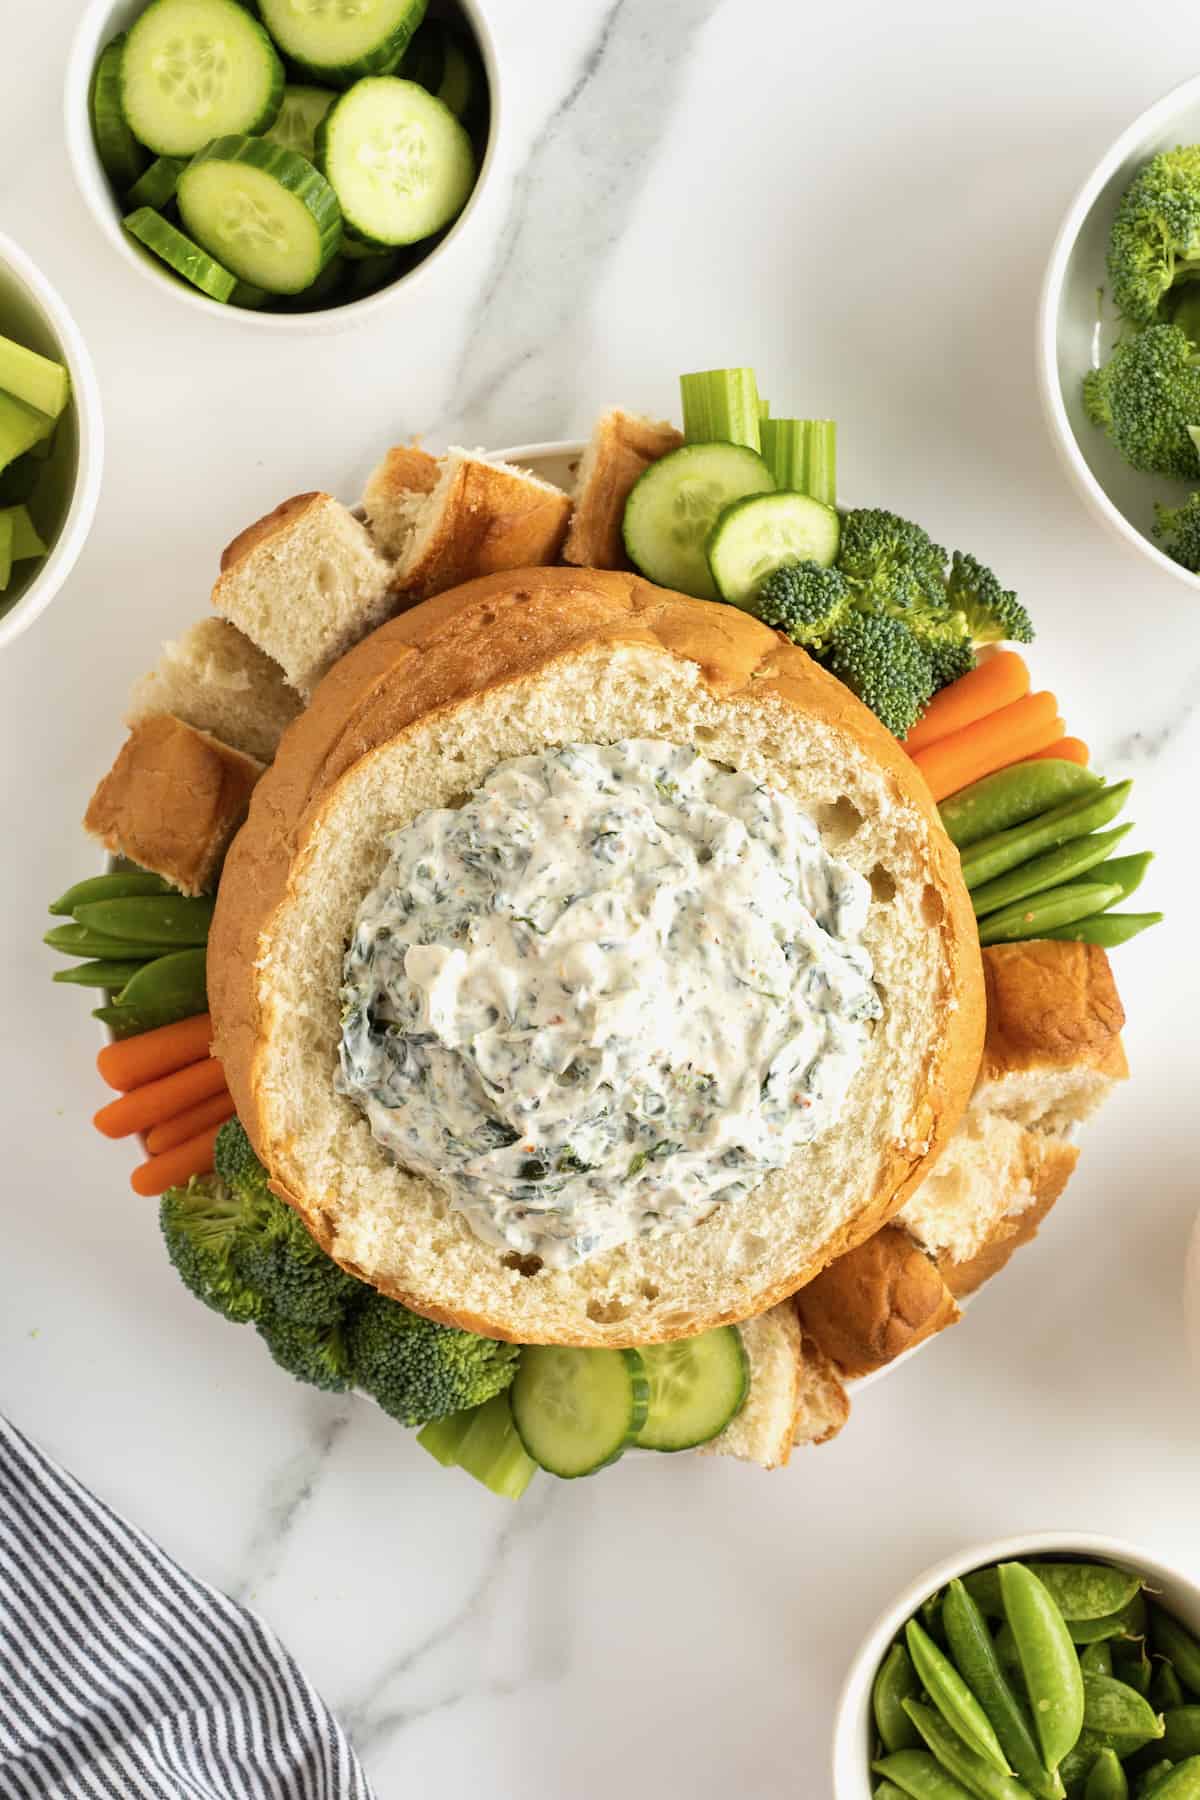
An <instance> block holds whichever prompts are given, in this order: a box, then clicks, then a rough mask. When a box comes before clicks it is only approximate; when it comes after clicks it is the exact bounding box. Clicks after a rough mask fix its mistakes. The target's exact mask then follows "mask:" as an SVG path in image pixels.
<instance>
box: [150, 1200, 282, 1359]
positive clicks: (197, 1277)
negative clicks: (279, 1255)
mask: <svg viewBox="0 0 1200 1800" xmlns="http://www.w3.org/2000/svg"><path fill="white" fill-rule="evenodd" d="M158 1219H159V1224H160V1226H161V1228H162V1234H163V1239H164V1241H165V1243H166V1246H167V1255H168V1256H169V1257H170V1259H171V1261H172V1263H173V1264H174V1265H175V1269H176V1272H177V1273H178V1275H179V1278H180V1280H181V1281H182V1282H183V1284H184V1286H185V1287H186V1288H189V1289H190V1290H191V1292H192V1293H193V1294H195V1296H196V1298H197V1300H203V1302H204V1304H205V1306H211V1307H212V1309H213V1311H214V1312H219V1313H221V1314H222V1315H223V1316H224V1317H225V1318H227V1319H233V1320H235V1321H236V1322H237V1323H238V1324H244V1323H245V1322H246V1320H247V1319H257V1318H258V1317H259V1316H260V1315H261V1313H262V1311H263V1303H262V1298H261V1296H260V1295H259V1294H258V1293H256V1292H255V1290H254V1289H253V1288H252V1287H251V1286H250V1285H249V1283H248V1282H246V1281H245V1280H243V1278H242V1275H241V1273H240V1271H239V1270H238V1269H237V1267H236V1265H235V1262H234V1256H233V1252H234V1249H235V1247H236V1245H237V1241H238V1233H239V1231H240V1229H241V1221H242V1207H241V1202H240V1200H238V1199H237V1198H236V1196H235V1195H234V1194H233V1193H232V1192H231V1191H230V1189H229V1187H228V1186H227V1185H226V1183H225V1182H223V1181H222V1180H221V1177H220V1176H219V1175H194V1176H193V1177H192V1179H191V1181H189V1182H188V1184H187V1186H186V1187H182V1188H168V1189H167V1192H166V1193H165V1194H164V1195H163V1197H162V1201H161V1204H160V1206H159V1213H158Z"/></svg>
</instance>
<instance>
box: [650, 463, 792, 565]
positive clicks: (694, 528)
mask: <svg viewBox="0 0 1200 1800" xmlns="http://www.w3.org/2000/svg"><path fill="white" fill-rule="evenodd" d="M774 488H775V483H774V481H773V480H772V478H771V472H770V470H769V469H768V468H767V465H766V463H765V462H764V461H763V459H762V457H761V456H759V454H758V452H757V451H756V450H749V449H747V448H746V446H745V445H744V444H685V445H684V446H683V448H682V450H672V451H671V453H670V455H669V456H664V457H661V458H660V459H659V461H658V462H656V463H651V465H650V467H649V468H648V469H647V470H646V472H645V474H644V475H641V476H639V478H638V480H637V481H636V482H635V484H634V487H633V490H632V492H631V493H630V496H629V499H628V500H627V501H626V503H625V526H624V532H625V549H626V551H627V552H628V554H629V559H630V561H631V562H632V563H633V564H634V565H635V566H636V567H637V568H638V569H640V570H641V572H642V574H643V575H645V576H646V577H647V578H648V579H649V580H650V581H657V582H658V584H659V586H660V587H668V588H676V589H677V590H678V591H679V592H680V593H681V594H692V595H694V596H695V598H696V599H698V600H715V599H716V598H717V597H718V596H717V586H716V583H715V581H714V580H713V576H712V570H711V569H710V568H709V564H708V555H707V545H708V539H709V534H710V532H711V531H712V528H713V526H714V525H715V524H716V522H717V519H718V517H719V516H720V514H721V513H723V512H724V510H725V508H726V507H727V506H731V505H732V504H733V502H734V501H735V500H745V499H747V498H748V497H749V496H750V495H751V494H770V493H772V492H773V491H774Z"/></svg>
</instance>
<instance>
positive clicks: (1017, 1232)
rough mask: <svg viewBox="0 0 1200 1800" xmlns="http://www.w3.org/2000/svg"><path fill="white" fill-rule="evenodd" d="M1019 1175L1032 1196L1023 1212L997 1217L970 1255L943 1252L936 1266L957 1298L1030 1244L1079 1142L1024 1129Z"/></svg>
mask: <svg viewBox="0 0 1200 1800" xmlns="http://www.w3.org/2000/svg"><path fill="white" fill-rule="evenodd" d="M1021 1157H1022V1168H1021V1175H1022V1177H1023V1179H1024V1181H1026V1182H1028V1184H1029V1188H1030V1191H1031V1192H1032V1194H1033V1199H1032V1200H1031V1202H1030V1203H1029V1205H1028V1206H1027V1207H1025V1208H1024V1210H1023V1211H1021V1212H1019V1213H1016V1214H1014V1215H1009V1216H1007V1217H1005V1218H1002V1219H998V1220H997V1221H996V1223H995V1225H994V1226H993V1227H992V1229H991V1231H990V1232H989V1233H988V1236H987V1238H986V1240H985V1241H984V1242H983V1243H982V1244H981V1245H980V1247H979V1249H978V1250H977V1251H976V1252H975V1254H974V1256H970V1257H968V1258H967V1259H966V1260H965V1261H964V1262H954V1261H953V1260H952V1258H951V1257H950V1256H949V1254H948V1253H947V1252H945V1251H943V1253H942V1254H941V1255H940V1256H939V1257H938V1259H937V1260H938V1268H939V1269H940V1270H941V1272H942V1276H943V1278H944V1280H945V1283H946V1286H947V1287H948V1288H949V1290H950V1292H951V1293H952V1294H953V1295H954V1298H955V1299H956V1300H963V1299H965V1298H966V1296H967V1295H968V1294H973V1293H974V1292H975V1290H976V1288H980V1287H982V1286H983V1284H984V1282H985V1281H990V1280H991V1278H992V1276H993V1275H998V1274H999V1273H1000V1271H1001V1269H1003V1268H1004V1266H1005V1264H1006V1263H1007V1262H1008V1260H1009V1258H1010V1257H1011V1256H1012V1254H1013V1252H1014V1251H1015V1250H1019V1249H1020V1248H1021V1246H1022V1245H1023V1244H1029V1243H1032V1242H1033V1240H1034V1238H1035V1237H1036V1236H1037V1234H1038V1228H1039V1226H1040V1225H1041V1224H1042V1222H1043V1220H1044V1219H1045V1218H1046V1217H1047V1215H1048V1214H1049V1212H1050V1210H1051V1208H1052V1207H1053V1206H1054V1203H1055V1201H1056V1200H1057V1199H1058V1198H1059V1196H1060V1195H1061V1194H1062V1192H1063V1189H1064V1188H1065V1187H1066V1185H1067V1183H1068V1181H1070V1179H1071V1176H1072V1175H1073V1174H1074V1172H1075V1165H1076V1163H1077V1162H1078V1161H1079V1146H1078V1144H1069V1143H1067V1142H1066V1140H1065V1139H1064V1138H1056V1137H1048V1136H1046V1135H1045V1134H1044V1133H1041V1132H1036V1131H1026V1132H1025V1133H1024V1134H1023V1137H1022V1142H1021Z"/></svg>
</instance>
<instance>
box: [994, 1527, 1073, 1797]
mask: <svg viewBox="0 0 1200 1800" xmlns="http://www.w3.org/2000/svg"><path fill="white" fill-rule="evenodd" d="M1000 1595H1001V1599H1002V1600H1003V1602H1004V1612H1005V1617H1006V1620H1007V1623H1008V1624H1009V1626H1010V1627H1011V1629H1012V1634H1013V1639H1014V1641H1015V1643H1016V1647H1017V1655H1018V1657H1019V1658H1020V1663H1021V1671H1022V1674H1023V1675H1024V1677H1025V1689H1026V1692H1027V1693H1028V1695H1029V1703H1030V1705H1031V1707H1032V1709H1033V1722H1034V1729H1035V1730H1036V1732H1037V1738H1038V1742H1039V1744H1040V1745H1041V1749H1042V1759H1043V1761H1044V1762H1045V1764H1046V1767H1047V1768H1048V1769H1054V1768H1057V1767H1058V1764H1059V1763H1060V1762H1061V1761H1062V1759H1063V1757H1064V1756H1066V1754H1067V1752H1068V1751H1069V1750H1072V1749H1073V1748H1074V1747H1075V1744H1076V1742H1077V1741H1078V1738H1079V1734H1080V1732H1081V1731H1082V1730H1083V1715H1084V1680H1083V1673H1082V1671H1081V1669H1080V1667H1079V1658H1078V1656H1077V1655H1076V1652H1075V1646H1074V1644H1072V1642H1071V1638H1070V1635H1069V1633H1068V1631H1067V1627H1066V1623H1065V1621H1064V1619H1063V1616H1062V1613H1061V1612H1060V1611H1059V1608H1058V1606H1057V1604H1056V1603H1055V1601H1054V1598H1053V1596H1052V1595H1051V1594H1050V1592H1049V1590H1048V1589H1047V1588H1046V1587H1045V1586H1044V1585H1043V1583H1042V1582H1041V1581H1040V1580H1039V1579H1038V1577H1037V1576H1036V1575H1035V1574H1034V1573H1033V1571H1032V1570H1031V1569H1027V1568H1025V1567H1024V1565H1023V1564H1021V1563H1002V1564H1001V1565H1000Z"/></svg>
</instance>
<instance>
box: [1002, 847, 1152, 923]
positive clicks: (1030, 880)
mask: <svg viewBox="0 0 1200 1800" xmlns="http://www.w3.org/2000/svg"><path fill="white" fill-rule="evenodd" d="M1132 830H1133V826H1132V825H1131V824H1130V825H1121V826H1118V828H1117V830H1116V831H1105V832H1093V833H1091V834H1089V835H1088V836H1087V837H1081V838H1074V839H1072V841H1071V842H1070V843H1068V844H1063V845H1061V846H1060V847H1059V848H1058V849H1057V850H1049V851H1047V852H1046V854H1045V855H1044V856H1035V857H1032V858H1031V859H1030V861H1029V862H1025V863H1021V864H1019V865H1018V867H1017V868H1015V869H1012V870H1010V871H1009V873H1008V874H1007V875H1001V876H999V877H997V879H996V880H995V881H985V882H984V884H983V886H982V887H977V888H976V889H975V890H974V891H973V892H972V894H971V904H972V905H973V906H974V908H975V916H976V917H977V918H980V919H981V918H983V917H984V916H985V914H987V913H992V912H998V911H999V910H1000V908H1001V907H1002V906H1010V905H1011V904H1012V903H1013V902H1014V901H1017V900H1025V899H1027V898H1028V897H1029V896H1030V895H1032V894H1040V893H1043V892H1044V891H1045V890H1046V889H1047V888H1052V887H1057V886H1058V884H1059V882H1062V881H1071V880H1073V879H1074V877H1075V876H1077V875H1084V874H1086V873H1087V871H1088V870H1089V869H1092V868H1095V866H1096V864H1097V863H1103V864H1104V879H1105V881H1111V882H1113V883H1114V884H1116V885H1120V883H1119V879H1118V877H1117V876H1116V875H1115V873H1114V867H1115V865H1114V864H1113V863H1112V862H1110V861H1109V860H1108V859H1109V857H1110V856H1111V854H1112V852H1113V850H1115V848H1116V846H1117V845H1118V844H1119V843H1120V841H1121V839H1122V838H1123V837H1125V836H1127V834H1128V833H1129V832H1131V831H1132ZM1137 860H1140V859H1137ZM1147 860H1149V859H1148V858H1147Z"/></svg>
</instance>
